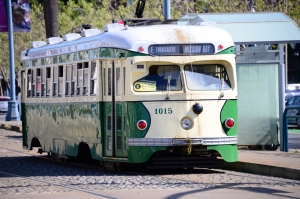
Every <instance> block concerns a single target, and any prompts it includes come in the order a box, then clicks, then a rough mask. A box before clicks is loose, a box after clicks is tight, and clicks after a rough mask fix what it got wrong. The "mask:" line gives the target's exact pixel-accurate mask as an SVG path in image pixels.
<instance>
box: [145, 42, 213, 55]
mask: <svg viewBox="0 0 300 199" xmlns="http://www.w3.org/2000/svg"><path fill="white" fill-rule="evenodd" d="M148 50H149V54H151V55H212V54H214V53H215V48H214V45H213V44H162V45H150V46H149V49H148Z"/></svg>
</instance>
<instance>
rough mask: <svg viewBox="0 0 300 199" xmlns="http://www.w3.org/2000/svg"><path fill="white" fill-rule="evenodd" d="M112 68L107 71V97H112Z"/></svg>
mask: <svg viewBox="0 0 300 199" xmlns="http://www.w3.org/2000/svg"><path fill="white" fill-rule="evenodd" d="M111 81H112V80H111V68H108V69H107V95H108V96H111Z"/></svg>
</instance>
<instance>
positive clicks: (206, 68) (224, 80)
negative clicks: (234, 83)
mask: <svg viewBox="0 0 300 199" xmlns="http://www.w3.org/2000/svg"><path fill="white" fill-rule="evenodd" d="M184 71H185V76H186V81H187V87H188V89H189V90H196V91H200V90H222V89H224V90H228V89H230V88H231V84H230V81H229V78H228V75H227V72H226V69H225V67H224V66H222V65H220V64H207V65H192V66H191V65H186V66H184Z"/></svg>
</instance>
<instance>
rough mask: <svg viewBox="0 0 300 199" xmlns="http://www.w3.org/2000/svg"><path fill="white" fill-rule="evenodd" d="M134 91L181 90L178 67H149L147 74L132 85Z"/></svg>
mask: <svg viewBox="0 0 300 199" xmlns="http://www.w3.org/2000/svg"><path fill="white" fill-rule="evenodd" d="M133 88H134V91H137V92H155V91H167V90H168V89H170V91H179V90H181V89H182V83H181V77H180V68H179V66H170V65H164V66H150V67H149V74H148V75H147V76H145V77H143V78H141V79H139V80H137V81H135V82H134V84H133Z"/></svg>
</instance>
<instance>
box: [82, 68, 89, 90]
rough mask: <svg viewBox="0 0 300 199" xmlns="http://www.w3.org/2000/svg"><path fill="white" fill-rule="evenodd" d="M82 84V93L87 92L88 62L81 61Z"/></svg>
mask: <svg viewBox="0 0 300 199" xmlns="http://www.w3.org/2000/svg"><path fill="white" fill-rule="evenodd" d="M82 78H83V85H82V95H88V94H89V89H88V86H89V62H84V63H83V77H82Z"/></svg>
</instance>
